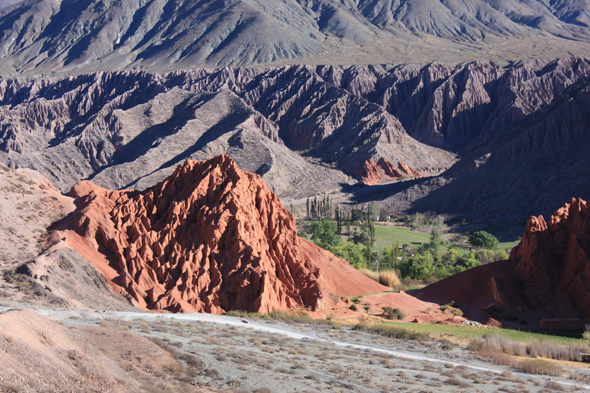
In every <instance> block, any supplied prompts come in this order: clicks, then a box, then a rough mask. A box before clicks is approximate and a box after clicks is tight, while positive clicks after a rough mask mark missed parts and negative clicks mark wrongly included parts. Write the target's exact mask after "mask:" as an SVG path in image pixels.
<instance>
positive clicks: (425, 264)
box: [401, 254, 435, 280]
mask: <svg viewBox="0 0 590 393" xmlns="http://www.w3.org/2000/svg"><path fill="white" fill-rule="evenodd" d="M434 271H435V266H434V258H433V257H432V255H430V254H416V255H414V256H413V257H411V258H409V259H408V261H407V262H406V263H405V264H404V265H403V266H402V269H401V272H402V275H403V276H404V277H411V278H413V279H415V280H425V279H426V278H428V277H430V276H432V275H434Z"/></svg>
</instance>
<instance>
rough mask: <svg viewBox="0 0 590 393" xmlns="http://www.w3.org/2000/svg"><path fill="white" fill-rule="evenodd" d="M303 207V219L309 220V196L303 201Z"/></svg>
mask: <svg viewBox="0 0 590 393" xmlns="http://www.w3.org/2000/svg"><path fill="white" fill-rule="evenodd" d="M305 208H306V210H307V214H306V215H305V219H306V220H307V221H309V218H310V217H309V197H308V198H307V202H306V203H305Z"/></svg>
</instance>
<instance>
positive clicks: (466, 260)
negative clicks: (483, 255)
mask: <svg viewBox="0 0 590 393" xmlns="http://www.w3.org/2000/svg"><path fill="white" fill-rule="evenodd" d="M480 264H481V263H480V262H479V259H477V256H476V255H475V253H473V252H470V253H469V254H465V255H463V256H462V257H461V258H460V259H459V261H458V264H457V266H458V267H460V271H463V270H468V269H472V268H474V267H477V266H479V265H480Z"/></svg>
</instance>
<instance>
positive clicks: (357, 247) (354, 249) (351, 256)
mask: <svg viewBox="0 0 590 393" xmlns="http://www.w3.org/2000/svg"><path fill="white" fill-rule="evenodd" d="M365 248H366V247H365V246H364V245H362V244H354V243H351V242H342V243H340V244H338V245H337V246H335V247H333V248H332V250H331V251H332V252H333V253H334V255H336V256H337V257H338V258H342V259H344V260H347V261H348V262H349V263H350V264H351V265H352V266H353V267H354V268H356V269H362V268H367V267H368V265H367V262H366V260H365Z"/></svg>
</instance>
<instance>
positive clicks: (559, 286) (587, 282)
mask: <svg viewBox="0 0 590 393" xmlns="http://www.w3.org/2000/svg"><path fill="white" fill-rule="evenodd" d="M419 297H423V298H426V299H431V300H434V299H437V300H438V302H440V303H445V302H447V303H448V302H450V301H455V302H457V303H458V304H459V305H460V306H461V307H462V308H464V309H465V310H467V311H468V312H470V313H472V314H480V315H484V316H485V315H488V316H490V315H491V316H493V317H495V318H501V319H502V320H504V321H512V322H519V323H524V324H529V325H533V326H534V325H537V326H538V323H539V321H540V320H542V319H550V320H562V321H563V320H565V321H568V320H571V319H579V320H580V321H588V320H590V212H589V211H588V204H587V202H585V201H584V200H582V199H579V198H576V199H572V201H571V202H570V203H568V204H566V205H565V206H564V207H562V208H561V209H559V210H558V211H557V212H556V213H555V214H553V215H552V216H551V218H550V219H549V222H548V223H547V222H546V221H545V219H544V218H543V216H539V217H531V218H530V220H529V221H528V222H527V226H526V231H525V233H524V235H523V237H522V240H521V242H520V243H519V244H518V246H516V247H515V248H514V249H512V251H511V253H510V259H508V260H506V261H499V262H495V263H492V264H489V265H484V266H480V267H477V268H474V269H471V270H468V271H465V272H463V273H460V274H457V275H455V276H453V277H450V278H448V279H445V280H442V281H439V282H438V283H436V284H433V285H430V286H428V287H426V288H424V289H423V290H422V291H420V292H419ZM582 325H583V324H582ZM582 325H581V326H582Z"/></svg>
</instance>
